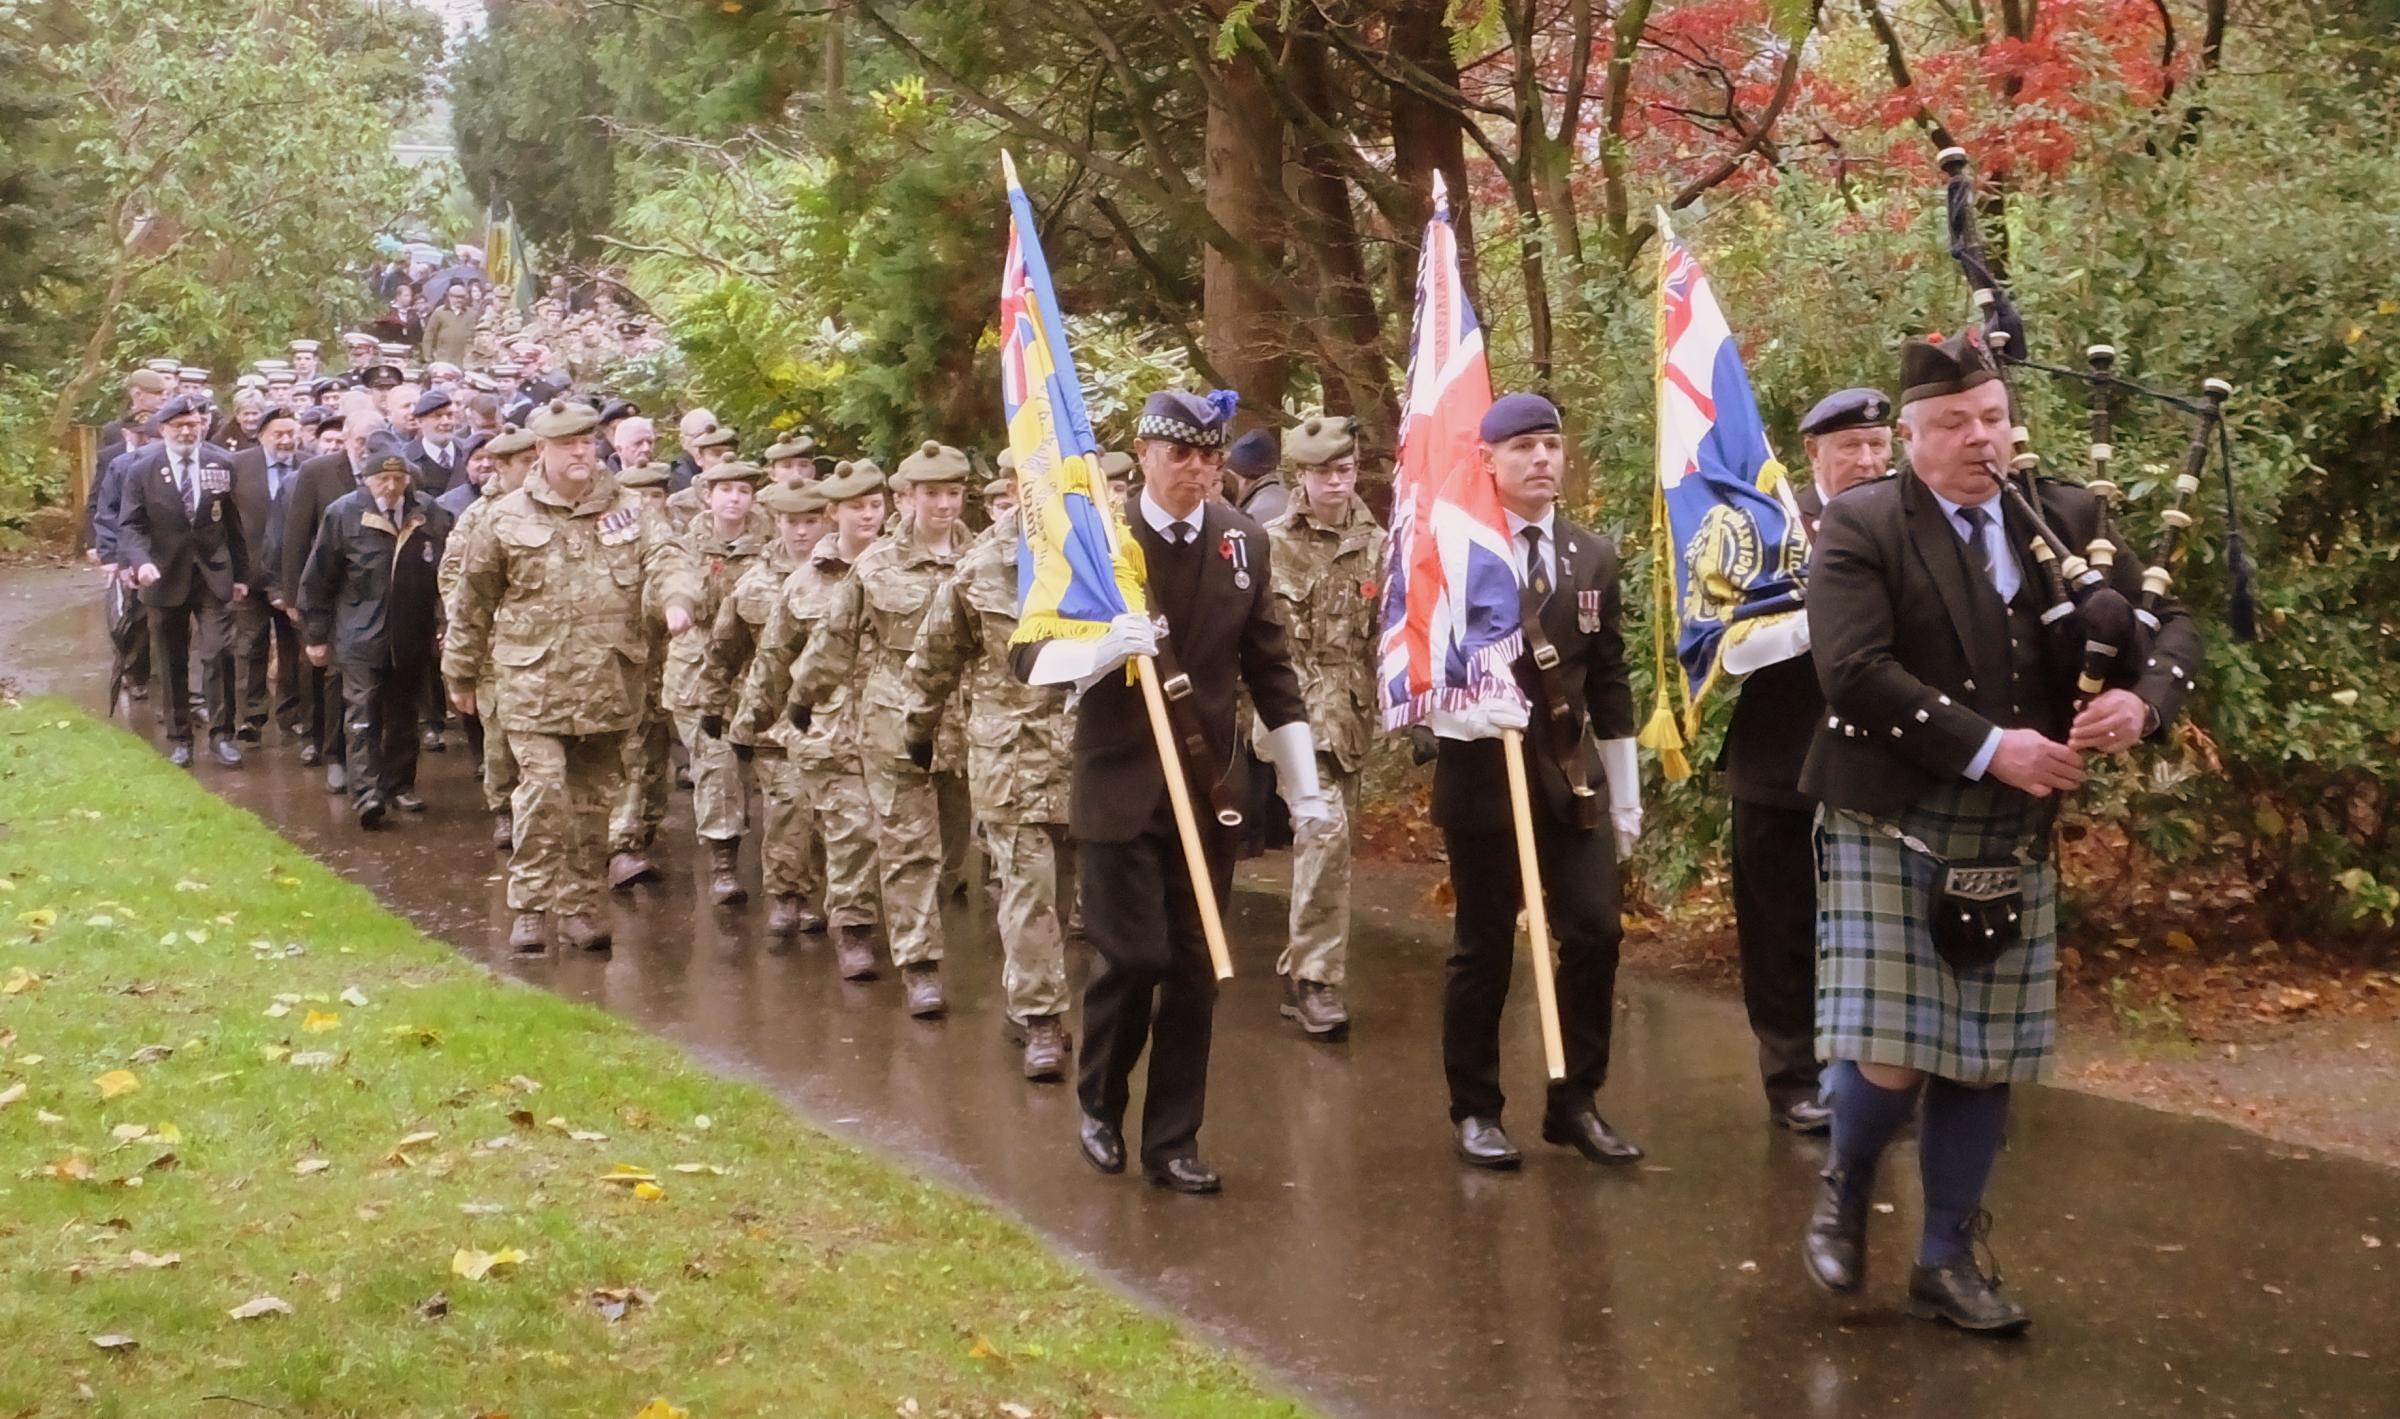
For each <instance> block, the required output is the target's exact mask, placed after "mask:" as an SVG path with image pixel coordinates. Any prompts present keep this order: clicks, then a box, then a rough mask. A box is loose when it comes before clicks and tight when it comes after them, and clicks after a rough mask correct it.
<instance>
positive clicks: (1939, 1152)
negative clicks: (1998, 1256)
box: [1917, 1079, 2008, 1266]
mask: <svg viewBox="0 0 2400 1419" xmlns="http://www.w3.org/2000/svg"><path fill="white" fill-rule="evenodd" d="M2007 1136H2008V1086H2007V1085H2006V1084H1995V1085H1993V1086H1992V1087H1990V1088H1988V1089H1971V1088H1969V1087H1967V1086H1966V1085H1964V1084H1956V1083H1952V1082H1951V1081H1950V1080H1947V1079H1936V1080H1934V1081H1933V1082H1932V1083H1931V1084H1929V1085H1927V1086H1926V1089H1925V1129H1924V1132H1923V1133H1922V1134H1920V1135H1919V1136H1918V1139H1917V1168H1918V1171H1919V1172H1920V1173H1921V1174H1922V1175H1923V1178H1924V1182H1925V1235H1924V1238H1923V1239H1922V1240H1921V1241H1919V1242H1918V1244H1917V1261H1918V1263H1919V1264H1920V1265H1924V1266H1939V1265H1941V1264H1942V1263H1944V1262H1946V1261H1952V1260H1955V1259H1957V1258H1959V1257H1962V1256H1965V1255H1968V1254H1969V1251H1970V1248H1971V1245H1972V1239H1971V1238H1970V1237H1968V1236H1967V1233H1966V1222H1967V1219H1968V1218H1970V1217H1972V1216H1974V1215H1975V1214H1976V1213H1977V1212H1978V1211H1980V1210H1982V1207H1983V1189H1984V1184H1986V1183H1988V1182H1990V1181H1991V1177H1992V1164H1993V1163H1994V1162H1995V1161H1997V1160H1998V1158H1999V1157H2000V1145H2001V1144H2002V1142H2004V1141H2005V1140H2006V1138H2007Z"/></svg>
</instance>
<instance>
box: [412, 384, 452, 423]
mask: <svg viewBox="0 0 2400 1419" xmlns="http://www.w3.org/2000/svg"><path fill="white" fill-rule="evenodd" d="M449 407H450V394H449V391H448V390H442V389H428V390H426V391H425V392H424V393H423V394H420V395H418V396H417V405H416V407H415V408H413V409H411V410H409V411H408V412H409V413H410V415H411V416H413V417H415V418H419V419H422V418H424V417H425V416H426V415H427V414H439V413H440V412H442V411H443V410H444V409H447V408H449Z"/></svg>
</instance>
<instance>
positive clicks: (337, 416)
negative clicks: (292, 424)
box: [300, 404, 342, 429]
mask: <svg viewBox="0 0 2400 1419" xmlns="http://www.w3.org/2000/svg"><path fill="white" fill-rule="evenodd" d="M341 423H342V411H341V410H339V409H328V408H326V407H325V406H324V405H322V404H311V405H309V406H308V407H307V408H305V409H302V410H301V411H300V427H302V428H304V429H316V428H322V427H324V426H325V425H327V424H332V425H333V426H334V427H336V428H339V427H341Z"/></svg>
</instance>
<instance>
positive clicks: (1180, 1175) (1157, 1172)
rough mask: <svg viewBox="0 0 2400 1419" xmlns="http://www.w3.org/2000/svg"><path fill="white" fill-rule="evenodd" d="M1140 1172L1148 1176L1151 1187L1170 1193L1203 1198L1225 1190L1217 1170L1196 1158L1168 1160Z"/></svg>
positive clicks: (1223, 1181)
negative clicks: (1161, 1188) (1160, 1188)
mask: <svg viewBox="0 0 2400 1419" xmlns="http://www.w3.org/2000/svg"><path fill="white" fill-rule="evenodd" d="M1142 1171H1143V1172H1144V1173H1145V1174H1147V1175H1148V1176H1149V1178H1150V1185H1151V1186H1152V1187H1163V1188H1165V1189H1167V1190H1168V1191H1170V1192H1181V1193H1188V1194H1190V1195H1192V1196H1194V1197H1205V1196H1206V1195H1208V1194H1209V1193H1212V1192H1223V1191H1224V1190H1225V1180H1224V1179H1223V1178H1221V1177H1218V1176H1217V1170H1216V1169H1215V1168H1212V1167H1210V1166H1209V1165H1208V1164H1206V1163H1203V1162H1201V1161H1200V1160H1199V1159H1198V1158H1169V1159H1167V1160H1166V1161H1165V1162H1163V1163H1160V1164H1158V1165H1156V1166H1154V1167H1146V1168H1144V1169H1142Z"/></svg>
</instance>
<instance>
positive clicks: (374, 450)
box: [366, 429, 408, 473]
mask: <svg viewBox="0 0 2400 1419" xmlns="http://www.w3.org/2000/svg"><path fill="white" fill-rule="evenodd" d="M393 463H397V464H399V465H400V466H401V468H403V469H406V468H407V467H408V450H407V448H406V446H405V445H403V444H402V443H401V442H400V436H399V435H398V434H395V433H393V432H392V431H391V430H390V429H377V430H376V431H375V432H373V433H371V434H369V435H367V458H366V471H367V472H368V473H380V472H382V471H383V470H384V468H385V467H386V466H387V465H389V464H393Z"/></svg>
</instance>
